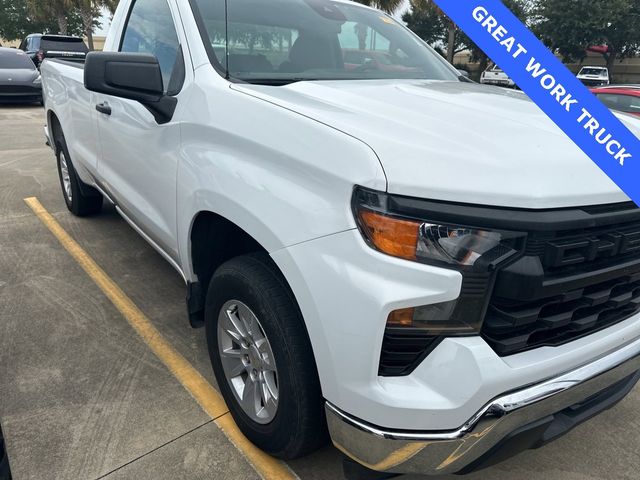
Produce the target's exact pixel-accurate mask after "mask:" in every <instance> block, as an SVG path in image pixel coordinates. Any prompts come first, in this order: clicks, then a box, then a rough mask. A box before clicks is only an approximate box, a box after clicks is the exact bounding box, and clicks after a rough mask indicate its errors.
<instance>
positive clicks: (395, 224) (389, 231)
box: [359, 210, 421, 260]
mask: <svg viewBox="0 0 640 480" xmlns="http://www.w3.org/2000/svg"><path fill="white" fill-rule="evenodd" d="M359 213H360V220H361V221H362V224H363V226H364V227H365V228H366V233H367V234H368V235H367V236H368V237H369V240H370V241H371V242H372V243H373V244H374V246H375V247H376V248H377V249H378V250H380V251H381V252H384V253H387V254H389V255H393V256H394V257H400V258H405V259H407V260H415V259H416V248H417V246H418V232H419V231H420V225H421V223H420V222H411V221H408V220H400V219H398V218H393V217H389V216H387V215H381V214H379V213H376V212H372V211H370V210H362V211H360V212H359Z"/></svg>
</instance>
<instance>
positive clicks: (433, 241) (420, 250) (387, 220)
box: [353, 188, 525, 272]
mask: <svg viewBox="0 0 640 480" xmlns="http://www.w3.org/2000/svg"><path fill="white" fill-rule="evenodd" d="M388 198H389V197H388V195H386V194H384V193H380V192H373V191H370V190H365V189H361V188H357V189H356V190H355V192H354V199H353V208H354V215H355V216H356V221H357V223H358V227H359V229H360V232H361V233H362V235H363V237H364V238H365V240H366V241H367V243H369V245H371V246H372V247H373V248H375V249H376V250H379V251H381V252H382V253H386V254H388V255H392V256H394V257H399V258H404V259H406V260H413V261H418V262H424V263H431V264H435V265H439V266H446V267H449V268H456V269H459V270H473V271H479V272H489V271H492V270H493V269H494V268H495V267H496V266H497V265H499V264H501V263H502V262H504V261H506V260H508V259H509V258H510V257H513V256H515V255H517V254H518V252H519V251H520V250H521V248H522V245H523V241H524V238H525V235H524V234H523V233H519V232H508V231H504V230H494V229H485V228H480V227H475V226H467V225H462V224H455V223H449V222H446V223H445V222H436V221H433V219H416V218H412V217H411V215H410V214H406V213H399V212H394V211H392V210H391V211H390V209H389V208H388ZM452 220H454V219H452Z"/></svg>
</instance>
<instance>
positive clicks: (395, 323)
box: [387, 308, 415, 328]
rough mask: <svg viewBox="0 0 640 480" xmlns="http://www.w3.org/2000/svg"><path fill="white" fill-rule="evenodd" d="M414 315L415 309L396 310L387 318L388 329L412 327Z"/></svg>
mask: <svg viewBox="0 0 640 480" xmlns="http://www.w3.org/2000/svg"><path fill="white" fill-rule="evenodd" d="M414 313H415V309H414V308H403V309H402V310H394V311H393V312H391V313H390V314H389V317H388V318H387V327H391V328H399V327H407V328H409V327H412V326H413V314H414Z"/></svg>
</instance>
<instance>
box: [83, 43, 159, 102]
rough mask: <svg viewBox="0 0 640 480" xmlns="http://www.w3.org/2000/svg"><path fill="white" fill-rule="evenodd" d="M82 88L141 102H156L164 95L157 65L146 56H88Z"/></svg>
mask: <svg viewBox="0 0 640 480" xmlns="http://www.w3.org/2000/svg"><path fill="white" fill-rule="evenodd" d="M84 86H85V87H86V89H87V90H89V91H91V92H97V93H104V94H106V95H113V96H115V97H122V98H128V99H131V100H138V101H140V102H157V101H159V100H160V98H162V96H163V84H162V72H161V71H160V64H159V63H158V60H157V59H156V57H155V56H153V55H149V54H146V53H124V52H90V53H88V54H87V58H86V60H85V64H84Z"/></svg>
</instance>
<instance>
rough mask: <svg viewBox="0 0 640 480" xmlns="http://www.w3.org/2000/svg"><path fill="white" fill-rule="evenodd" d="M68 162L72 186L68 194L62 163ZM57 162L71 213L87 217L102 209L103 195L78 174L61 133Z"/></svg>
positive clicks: (65, 200)
mask: <svg viewBox="0 0 640 480" xmlns="http://www.w3.org/2000/svg"><path fill="white" fill-rule="evenodd" d="M63 161H64V163H66V165H67V171H68V175H69V182H70V186H71V192H70V193H71V194H70V195H68V194H67V192H66V189H65V184H64V180H63V173H62V172H63V167H62V163H63ZM56 163H57V165H58V178H59V179H60V188H61V189H62V196H63V197H64V202H65V203H66V205H67V208H68V209H69V211H70V212H71V213H73V214H74V215H76V216H78V217H86V216H89V215H95V214H97V213H100V211H101V210H102V195H101V194H100V192H98V191H97V190H96V189H95V188H93V187H91V186H89V185H87V184H85V183H83V182H82V180H80V177H78V174H77V172H76V170H75V168H74V167H73V162H72V161H71V156H70V155H69V149H68V148H67V143H66V142H65V140H64V136H62V135H60V136H58V138H56Z"/></svg>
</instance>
